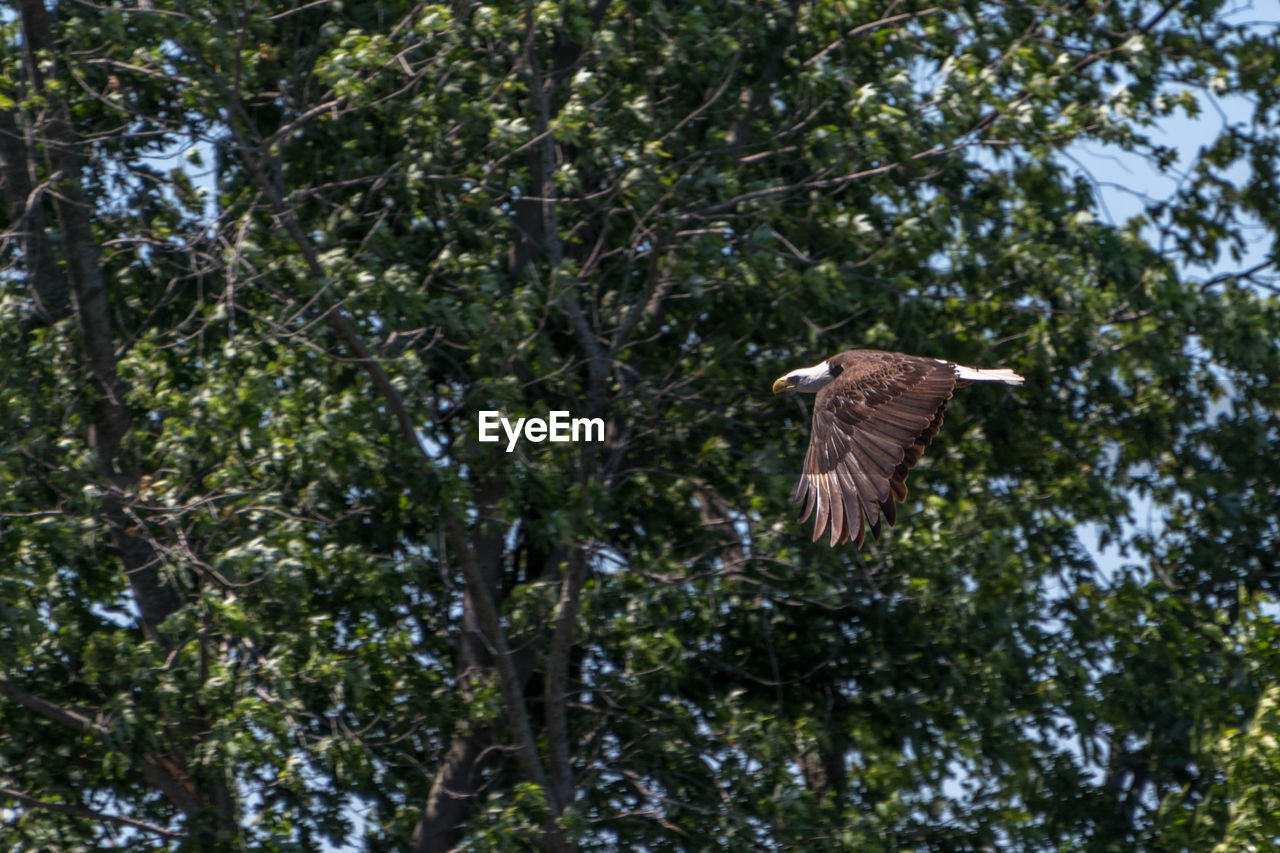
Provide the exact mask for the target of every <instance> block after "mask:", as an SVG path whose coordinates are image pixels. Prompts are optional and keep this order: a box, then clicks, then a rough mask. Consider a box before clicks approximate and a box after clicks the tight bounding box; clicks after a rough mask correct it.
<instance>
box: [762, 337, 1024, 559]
mask: <svg viewBox="0 0 1280 853" xmlns="http://www.w3.org/2000/svg"><path fill="white" fill-rule="evenodd" d="M971 382H1003V383H1005V384H1006V385H1021V384H1022V377H1021V376H1019V375H1018V374H1016V373H1014V372H1013V371H1012V370H1009V369H1007V368H999V369H994V370H980V369H978V368H975V367H965V366H964V365H961V364H953V363H952V362H949V361H944V360H942V359H936V358H921V357H920V356H914V355H905V354H903V353H900V352H880V351H879V350H869V349H862V350H857V349H855V350H849V351H848V352H842V353H840V354H839V355H833V356H832V357H831V358H829V359H827V360H826V361H823V362H819V363H818V364H815V365H814V366H813V367H805V368H801V369H800V370H793V371H791V372H790V373H788V374H786V375H785V376H782V377H780V378H779V379H778V380H777V381H776V382H774V383H773V393H775V394H777V393H780V392H782V391H802V392H805V393H808V394H815V393H816V394H817V395H818V396H817V399H816V400H815V401H814V407H813V433H812V435H811V436H810V438H809V452H808V454H807V455H806V456H805V458H804V473H803V474H801V476H800V481H799V482H798V483H796V490H795V494H794V495H792V498H791V499H792V500H793V501H795V502H796V503H798V504H803V505H804V514H803V515H801V516H800V522H801V523H803V522H804V521H805V520H806V519H808V518H809V516H810V515H812V514H813V513H814V512H815V511H816V512H817V514H818V515H817V518H816V519H815V521H814V527H813V541H814V542H817V541H818V539H819V538H820V537H821V536H822V533H823V531H824V530H825V529H826V528H827V526H828V524H830V527H831V542H830V545H831V546H835V545H837V544H839V543H843V542H847V541H848V540H850V539H852V540H854V543H855V545H856V547H858V548H861V547H862V542H863V539H864V538H865V535H866V531H867V529H870V530H871V535H872V537H874V538H879V537H880V513H881V512H883V513H884V517H885V519H886V520H887V521H888V522H889V525H890V526H892V525H893V523H894V521H895V520H896V518H897V513H896V510H895V507H894V501H903V500H905V499H906V497H907V472H908V471H910V470H911V469H912V468H913V467H914V466H915V464H916V462H918V461H919V460H920V454H921V453H923V452H924V449H925V447H926V446H928V444H929V442H930V441H932V440H933V437H934V436H935V435H937V434H938V429H939V428H940V427H941V426H942V412H943V410H944V409H946V407H947V401H948V400H950V399H951V392H952V391H954V390H955V389H956V388H959V387H962V386H964V385H968V384H969V383H971ZM864 522H865V523H864Z"/></svg>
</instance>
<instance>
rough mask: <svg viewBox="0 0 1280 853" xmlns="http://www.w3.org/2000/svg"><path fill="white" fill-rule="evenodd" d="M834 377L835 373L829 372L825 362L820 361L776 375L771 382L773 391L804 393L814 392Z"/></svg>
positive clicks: (776, 392) (777, 392)
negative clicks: (775, 379) (811, 365)
mask: <svg viewBox="0 0 1280 853" xmlns="http://www.w3.org/2000/svg"><path fill="white" fill-rule="evenodd" d="M835 378H836V377H835V374H833V373H832V372H831V368H830V367H828V366H827V362H825V361H820V362H818V363H817V364H815V365H814V366H813V367H802V368H800V369H799V370H793V371H791V372H790V373H788V374H787V375H785V376H780V377H778V379H777V381H775V382H774V383H773V393H775V394H780V393H782V392H783V391H802V392H804V393H806V394H816V393H818V392H819V391H821V390H822V389H823V388H824V387H826V386H827V385H829V384H831V380H833V379H835Z"/></svg>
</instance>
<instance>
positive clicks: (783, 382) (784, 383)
mask: <svg viewBox="0 0 1280 853" xmlns="http://www.w3.org/2000/svg"><path fill="white" fill-rule="evenodd" d="M794 387H796V383H794V382H791V381H789V380H788V379H787V377H785V376H780V377H778V378H777V379H775V380H774V382H773V393H775V394H781V393H782V392H783V391H790V390H791V389H792V388H794Z"/></svg>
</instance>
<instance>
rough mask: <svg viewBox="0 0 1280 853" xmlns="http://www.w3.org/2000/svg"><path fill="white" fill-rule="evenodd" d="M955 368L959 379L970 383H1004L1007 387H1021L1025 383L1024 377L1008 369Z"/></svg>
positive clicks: (960, 365) (959, 366)
mask: <svg viewBox="0 0 1280 853" xmlns="http://www.w3.org/2000/svg"><path fill="white" fill-rule="evenodd" d="M955 368H956V378H957V379H968V380H969V381H970V382H1003V383H1004V384H1006V385H1021V384H1022V383H1023V379H1022V377H1021V376H1020V375H1018V374H1017V373H1014V372H1013V371H1012V370H1010V369H1009V368H1007V367H996V368H991V369H981V368H977V367H965V366H964V365H963V364H957V365H956V366H955Z"/></svg>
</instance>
